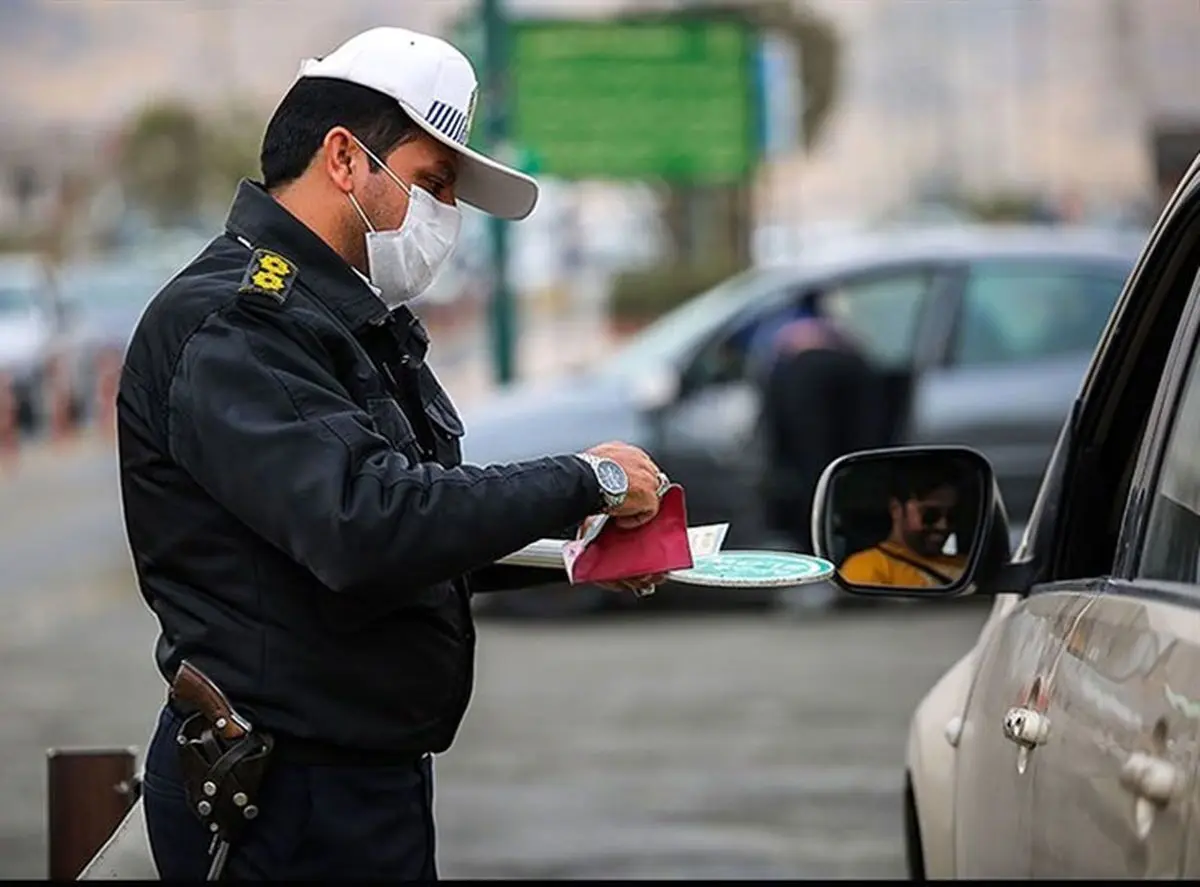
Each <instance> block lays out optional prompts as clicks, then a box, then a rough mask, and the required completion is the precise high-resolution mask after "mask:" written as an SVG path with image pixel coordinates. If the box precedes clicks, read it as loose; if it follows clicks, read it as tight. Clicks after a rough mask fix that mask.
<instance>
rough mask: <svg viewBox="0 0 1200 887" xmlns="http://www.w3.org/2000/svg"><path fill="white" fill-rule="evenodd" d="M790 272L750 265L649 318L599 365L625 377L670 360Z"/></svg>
mask: <svg viewBox="0 0 1200 887" xmlns="http://www.w3.org/2000/svg"><path fill="white" fill-rule="evenodd" d="M793 276H794V274H789V273H788V272H786V271H783V270H780V269H770V270H758V269H753V270H750V271H744V272H742V273H741V274H738V275H736V276H734V277H731V278H729V279H727V280H725V281H724V282H722V283H720V284H718V285H717V286H716V287H714V288H713V289H711V290H709V291H708V292H706V293H703V294H701V295H698V296H696V297H695V298H692V299H689V300H688V301H686V302H684V303H683V304H682V305H680V306H679V307H678V308H675V309H673V310H672V311H670V312H668V313H667V314H665V315H664V316H662V317H660V318H659V319H658V320H656V321H654V323H652V324H650V325H649V326H648V327H646V328H645V329H644V330H642V331H640V332H639V333H637V334H636V335H635V336H634V337H633V338H632V339H630V340H629V341H628V342H627V343H625V344H624V345H623V346H622V347H621V348H620V349H619V350H618V351H617V352H616V353H615V354H613V355H612V356H611V359H608V360H606V361H605V364H606V366H607V367H609V368H610V371H611V372H615V373H620V374H622V375H628V376H638V375H641V374H642V373H645V372H646V371H647V370H648V369H653V368H656V367H661V366H663V365H664V364H666V365H670V364H673V363H675V362H676V361H679V360H680V359H681V358H682V357H683V356H684V355H687V354H688V353H689V352H690V351H691V350H692V349H693V348H695V347H696V346H698V345H699V344H700V343H701V342H703V341H704V340H705V339H706V338H707V337H708V336H709V335H711V334H712V332H713V331H714V330H716V329H718V328H720V327H721V326H723V325H724V324H726V323H729V322H730V321H731V320H732V319H733V318H734V317H736V316H737V315H738V314H739V313H740V312H742V311H744V310H746V309H747V307H748V306H751V305H753V304H755V303H756V302H758V301H760V300H764V299H769V298H770V297H771V295H772V294H773V293H775V292H777V291H778V290H779V289H780V287H782V286H785V285H786V284H787V282H788V281H789V280H790V279H791V277H793Z"/></svg>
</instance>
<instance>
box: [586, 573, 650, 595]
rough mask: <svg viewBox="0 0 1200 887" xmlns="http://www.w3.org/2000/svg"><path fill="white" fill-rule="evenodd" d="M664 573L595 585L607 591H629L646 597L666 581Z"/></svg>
mask: <svg viewBox="0 0 1200 887" xmlns="http://www.w3.org/2000/svg"><path fill="white" fill-rule="evenodd" d="M666 578H667V574H666V573H651V574H650V575H648V576H632V577H630V578H629V579H622V580H620V581H618V582H600V583H597V584H598V585H599V586H600V587H601V588H604V589H607V590H608V591H623V592H624V591H631V592H633V593H634V594H636V595H637V596H638V597H646V596H647V595H651V594H654V589H655V588H656V587H657V586H659V585H661V584H662V583H663V582H665V581H666Z"/></svg>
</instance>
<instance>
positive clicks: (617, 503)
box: [575, 453, 629, 511]
mask: <svg viewBox="0 0 1200 887" xmlns="http://www.w3.org/2000/svg"><path fill="white" fill-rule="evenodd" d="M575 455H576V456H577V457H578V458H580V459H582V460H583V461H584V462H586V463H587V464H588V465H589V466H590V467H591V469H592V471H593V472H594V473H595V475H596V480H597V482H599V484H600V493H601V495H602V496H603V497H604V510H605V511H613V510H614V509H617V508H620V507H621V506H622V505H624V504H625V497H626V496H627V495H629V476H628V475H626V474H625V469H624V468H622V467H621V465H620V463H619V462H615V461H614V460H612V459H605V458H604V457H602V456H594V455H592V454H591V453H576V454H575Z"/></svg>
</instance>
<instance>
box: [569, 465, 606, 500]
mask: <svg viewBox="0 0 1200 887" xmlns="http://www.w3.org/2000/svg"><path fill="white" fill-rule="evenodd" d="M570 458H571V461H572V462H574V463H575V465H576V466H578V468H579V476H580V480H581V484H582V488H583V490H584V492H585V495H586V497H587V500H586V501H587V503H588V514H599V513H600V512H602V511H605V510H606V505H605V496H604V490H603V489H602V488H601V486H600V478H599V477H597V476H596V469H595V467H593V465H592V464H591V462H589V461H588V460H587V459H585V458H583V456H582V455H580V454H579V453H573V454H572V455H571V457H570Z"/></svg>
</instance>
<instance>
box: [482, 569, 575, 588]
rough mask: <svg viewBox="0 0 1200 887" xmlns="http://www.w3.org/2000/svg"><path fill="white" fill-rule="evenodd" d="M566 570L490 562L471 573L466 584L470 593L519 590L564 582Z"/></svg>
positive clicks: (565, 580)
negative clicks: (488, 564)
mask: <svg viewBox="0 0 1200 887" xmlns="http://www.w3.org/2000/svg"><path fill="white" fill-rule="evenodd" d="M566 582H567V574H566V572H565V571H564V572H559V571H558V570H545V569H542V568H541V567H517V566H513V565H511V564H491V565H490V566H487V567H481V568H480V569H478V570H476V571H474V572H473V573H471V575H470V576H468V577H467V585H468V587H469V588H470V589H471V594H487V593H489V592H494V591H519V590H521V589H524V588H536V587H537V586H539V585H555V584H559V583H561V584H566Z"/></svg>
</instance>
